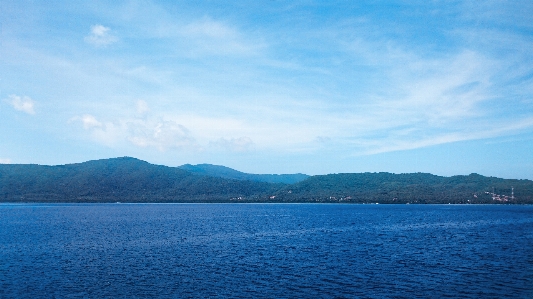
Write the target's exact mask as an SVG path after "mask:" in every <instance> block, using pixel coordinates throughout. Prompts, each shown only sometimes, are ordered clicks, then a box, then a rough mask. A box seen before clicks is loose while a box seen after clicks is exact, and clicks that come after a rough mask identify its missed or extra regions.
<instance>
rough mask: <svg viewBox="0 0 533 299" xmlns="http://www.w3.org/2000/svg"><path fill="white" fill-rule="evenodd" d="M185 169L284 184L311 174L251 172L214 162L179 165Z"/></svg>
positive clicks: (199, 172) (202, 173)
mask: <svg viewBox="0 0 533 299" xmlns="http://www.w3.org/2000/svg"><path fill="white" fill-rule="evenodd" d="M178 168H181V169H183V170H187V171H189V172H192V173H194V174H198V175H206V176H212V177H220V178H225V179H234V180H248V181H257V182H266V183H282V184H294V183H298V182H301V181H303V180H305V179H307V178H308V177H309V176H308V175H306V174H302V173H296V174H251V173H244V172H240V171H237V170H235V169H232V168H229V167H226V166H220V165H212V164H197V165H191V164H185V165H182V166H179V167H178Z"/></svg>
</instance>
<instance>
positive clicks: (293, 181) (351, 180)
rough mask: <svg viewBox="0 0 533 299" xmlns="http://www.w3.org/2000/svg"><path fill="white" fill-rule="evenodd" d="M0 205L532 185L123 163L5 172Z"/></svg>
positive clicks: (389, 198) (312, 197)
mask: <svg viewBox="0 0 533 299" xmlns="http://www.w3.org/2000/svg"><path fill="white" fill-rule="evenodd" d="M511 187H514V197H513V196H512V190H511ZM493 190H494V194H493ZM0 201H2V202H83V203H86V202H342V203H404V204H405V203H463V204H468V203H504V204H508V203H512V204H525V203H529V204H531V203H533V181H530V180H507V179H500V178H494V177H485V176H481V175H478V174H471V175H468V176H452V177H441V176H436V175H432V174H426V173H411V174H391V173H347V174H330V175H319V176H311V177H308V176H306V175H301V174H295V175H277V176H276V175H253V174H246V173H242V172H238V171H236V170H233V169H230V168H227V167H223V166H215V165H208V164H201V165H196V166H192V165H183V166H181V167H166V166H161V165H153V164H150V163H147V162H144V161H141V160H138V159H135V158H128V157H124V158H115V159H106V160H97V161H89V162H85V163H79V164H68V165H60V166H42V165H20V164H4V165H0Z"/></svg>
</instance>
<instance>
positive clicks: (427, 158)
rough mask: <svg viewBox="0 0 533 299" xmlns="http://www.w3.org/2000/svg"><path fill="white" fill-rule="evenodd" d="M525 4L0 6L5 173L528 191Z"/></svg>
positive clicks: (531, 42) (530, 41)
mask: <svg viewBox="0 0 533 299" xmlns="http://www.w3.org/2000/svg"><path fill="white" fill-rule="evenodd" d="M532 16H533V2H531V1H490V0H489V1H282V0H279V1H24V0H22V1H21V0H17V1H11V0H3V1H1V2H0V26H1V33H0V34H1V35H0V38H1V40H0V162H1V163H37V164H47V165H57V164H66V163H77V162H83V161H87V160H92V159H101V158H110V157H118V156H133V157H137V158H139V159H142V160H146V161H148V162H151V163H155V164H163V165H168V166H178V165H181V164H185V163H191V164H197V163H211V164H218V165H225V166H228V167H232V168H235V169H237V170H240V171H245V172H250V173H295V172H302V173H307V174H311V175H314V174H326V173H339V172H367V171H368V172H378V171H386V172H394V173H406V172H429V173H433V174H438V175H444V176H450V175H456V174H470V173H474V172H475V173H479V174H483V175H488V176H498V177H504V178H519V179H533V51H532V49H533V17H532Z"/></svg>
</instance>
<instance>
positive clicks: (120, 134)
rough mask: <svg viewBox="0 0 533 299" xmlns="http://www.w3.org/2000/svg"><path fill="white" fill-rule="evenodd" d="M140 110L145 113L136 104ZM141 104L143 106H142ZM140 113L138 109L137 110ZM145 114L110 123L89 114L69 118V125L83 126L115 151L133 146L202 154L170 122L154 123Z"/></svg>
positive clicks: (189, 137)
mask: <svg viewBox="0 0 533 299" xmlns="http://www.w3.org/2000/svg"><path fill="white" fill-rule="evenodd" d="M139 103H141V108H143V109H148V107H147V105H146V103H144V102H143V101H139V102H138V103H137V104H138V105H139ZM142 103H144V104H142ZM137 109H138V110H139V107H137ZM143 111H144V113H145V114H143V115H142V117H137V118H135V117H134V118H119V119H116V120H113V121H100V120H98V119H97V118H96V117H94V116H93V115H90V114H85V115H83V116H76V117H73V118H71V120H70V122H78V123H81V124H82V125H83V128H84V129H85V131H87V132H90V134H91V137H92V139H93V140H94V141H96V142H99V143H102V144H105V145H107V146H110V147H115V146H119V145H124V144H133V145H135V146H137V147H142V148H155V149H157V150H159V151H166V150H169V149H193V150H201V148H200V147H199V146H198V144H197V142H196V140H195V139H194V138H193V137H192V135H191V133H190V132H189V130H188V129H187V128H186V127H184V126H183V125H181V124H179V123H177V122H175V121H172V120H163V119H155V118H151V117H148V116H146V112H147V111H146V110H143Z"/></svg>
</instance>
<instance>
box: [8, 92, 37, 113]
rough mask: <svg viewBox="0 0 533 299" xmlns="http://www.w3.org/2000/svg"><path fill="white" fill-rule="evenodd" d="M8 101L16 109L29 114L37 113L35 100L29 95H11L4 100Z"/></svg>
mask: <svg viewBox="0 0 533 299" xmlns="http://www.w3.org/2000/svg"><path fill="white" fill-rule="evenodd" d="M4 101H5V102H6V103H8V104H9V105H11V106H12V107H13V108H15V110H18V111H22V112H25V113H28V114H35V110H34V108H33V107H34V105H35V102H34V101H33V100H32V99H31V98H30V97H27V96H22V97H21V96H17V95H14V94H12V95H10V96H9V97H8V98H7V99H5V100H4Z"/></svg>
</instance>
